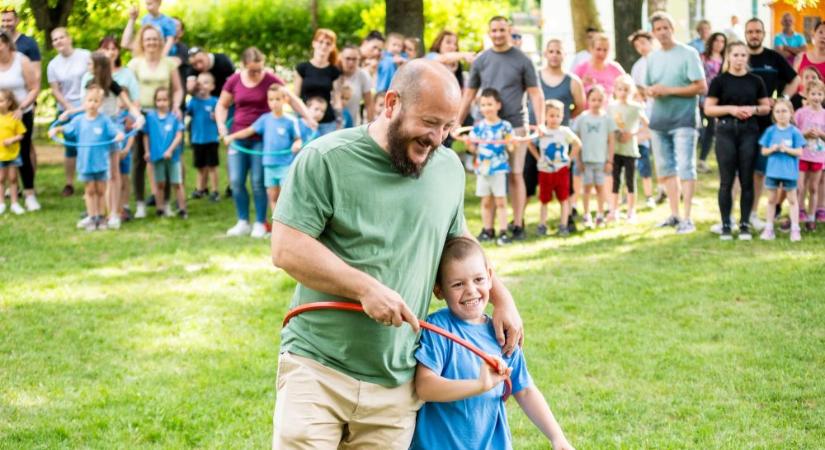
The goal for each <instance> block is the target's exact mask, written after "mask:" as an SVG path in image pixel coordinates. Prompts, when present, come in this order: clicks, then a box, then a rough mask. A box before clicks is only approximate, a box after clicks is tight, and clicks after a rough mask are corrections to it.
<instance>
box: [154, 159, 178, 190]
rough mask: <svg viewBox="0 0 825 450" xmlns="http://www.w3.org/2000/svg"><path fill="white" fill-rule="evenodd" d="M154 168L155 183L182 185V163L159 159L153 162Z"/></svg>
mask: <svg viewBox="0 0 825 450" xmlns="http://www.w3.org/2000/svg"><path fill="white" fill-rule="evenodd" d="M152 168H153V169H154V171H155V183H169V184H180V179H181V169H180V161H172V160H171V159H159V160H157V161H152Z"/></svg>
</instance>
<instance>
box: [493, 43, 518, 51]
mask: <svg viewBox="0 0 825 450" xmlns="http://www.w3.org/2000/svg"><path fill="white" fill-rule="evenodd" d="M511 48H513V46H512V45H511V44H510V43H509V42H508V43H506V44H504V45H502V46H496V45H494V46H493V51H494V52H496V53H504V52H506V51H507V50H510V49H511Z"/></svg>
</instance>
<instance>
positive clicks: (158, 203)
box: [152, 182, 166, 212]
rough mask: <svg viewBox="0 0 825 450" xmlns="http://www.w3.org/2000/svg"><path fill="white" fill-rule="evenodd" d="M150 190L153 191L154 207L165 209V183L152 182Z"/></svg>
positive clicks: (159, 209)
mask: <svg viewBox="0 0 825 450" xmlns="http://www.w3.org/2000/svg"><path fill="white" fill-rule="evenodd" d="M152 190H154V191H155V209H157V210H158V211H164V212H165V211H166V198H165V195H166V183H160V182H158V183H152Z"/></svg>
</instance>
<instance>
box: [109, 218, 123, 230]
mask: <svg viewBox="0 0 825 450" xmlns="http://www.w3.org/2000/svg"><path fill="white" fill-rule="evenodd" d="M106 225H107V226H108V227H109V229H110V230H119V229H120V218H119V217H114V216H113V217H109V221H108V222H106Z"/></svg>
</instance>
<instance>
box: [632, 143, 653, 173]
mask: <svg viewBox="0 0 825 450" xmlns="http://www.w3.org/2000/svg"><path fill="white" fill-rule="evenodd" d="M639 155H640V156H639V159H637V160H636V170H638V171H639V176H640V177H642V178H651V177H652V176H653V166H651V164H650V146H649V145H648V144H646V143H645V144H639Z"/></svg>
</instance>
